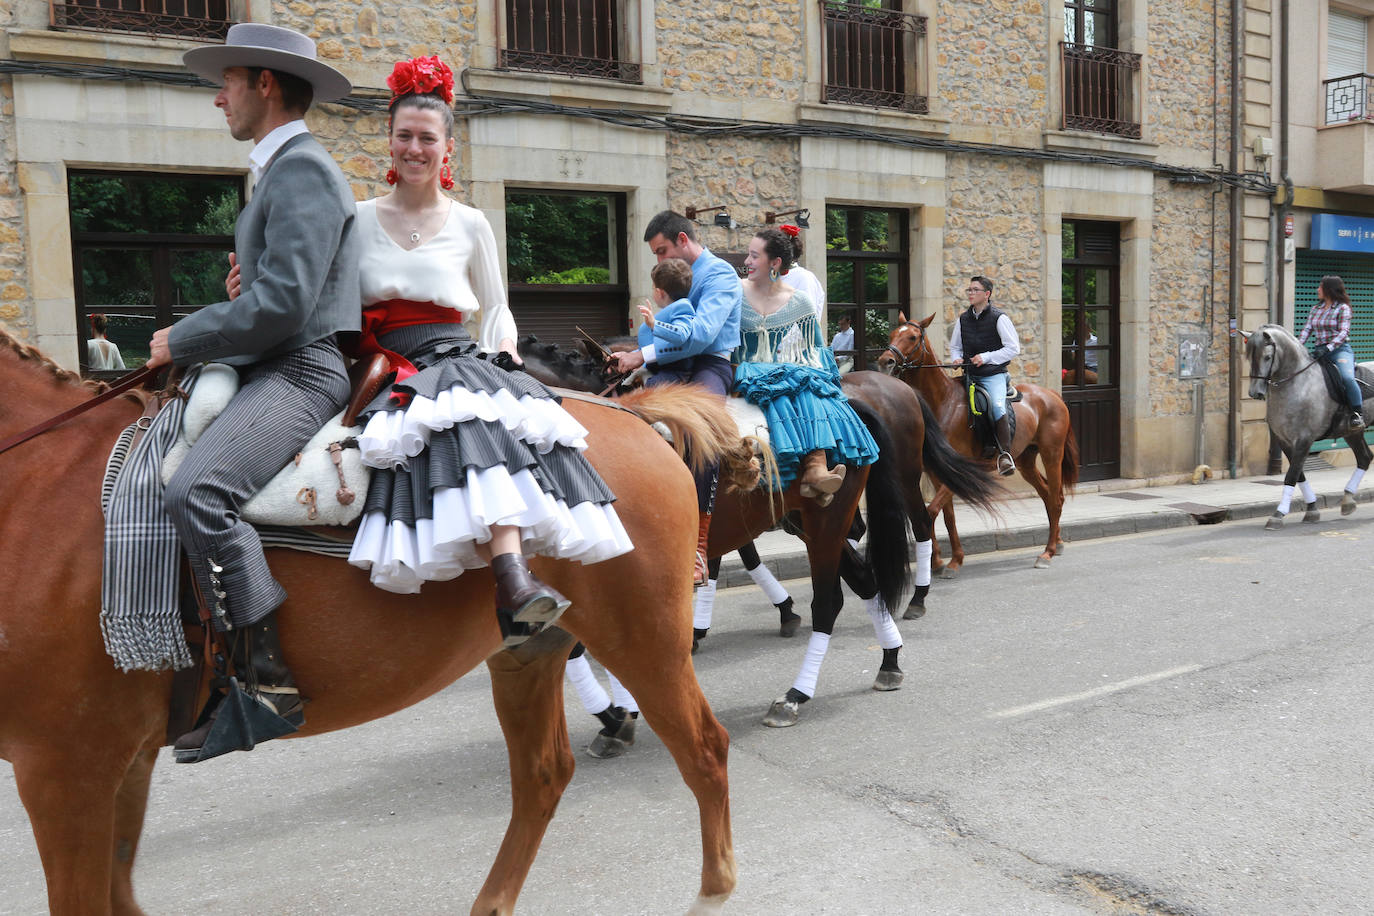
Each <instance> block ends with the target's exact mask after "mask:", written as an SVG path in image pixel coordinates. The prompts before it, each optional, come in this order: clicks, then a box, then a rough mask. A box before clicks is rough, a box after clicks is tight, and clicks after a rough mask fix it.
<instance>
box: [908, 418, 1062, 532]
mask: <svg viewBox="0 0 1374 916" xmlns="http://www.w3.org/2000/svg"><path fill="white" fill-rule="evenodd" d="M918 399H919V400H920V402H921V416H922V417H923V418H924V420H925V426H926V437H925V442H924V443H923V446H922V449H921V457H922V459H923V461H924V469H925V470H926V471H929V472H930V474H931V476H933V477H936V478H938V479H939V481H940V483H942V484H944V485H945V486H947V487H949V489H950V492H952V493H953V494H954V495H955V496H957V497H959V498H960V499H962V500H963V501H964V502H966V503H969V504H970V505H973V506H976V507H978V508H979V509H982V510H983V511H984V512H987V513H989V514H990V515H994V516H996V515H999V513H998V511H997V504H996V502H995V500H996V499H997V498H998V497H1000V496H1002V495H1003V494H1004V493H1005V490H1004V488H1003V487H1002V485H1001V484H1000V483H998V482H997V480H996V478H994V477H993V476H992V472H991V471H989V470H988V469H987V468H986V467H984V466H983V465H982V464H979V463H978V462H977V461H974V460H973V459H972V458H969V457H967V456H966V455H962V454H960V453H959V452H957V451H955V449H954V446H952V445H950V444H949V440H948V439H946V438H945V434H944V431H943V430H941V429H940V420H939V419H938V418H937V417H936V416H935V411H933V410H931V409H930V405H929V404H927V403H926V399H925V398H918ZM1074 473H1075V475H1076V474H1077V471H1075V472H1074Z"/></svg>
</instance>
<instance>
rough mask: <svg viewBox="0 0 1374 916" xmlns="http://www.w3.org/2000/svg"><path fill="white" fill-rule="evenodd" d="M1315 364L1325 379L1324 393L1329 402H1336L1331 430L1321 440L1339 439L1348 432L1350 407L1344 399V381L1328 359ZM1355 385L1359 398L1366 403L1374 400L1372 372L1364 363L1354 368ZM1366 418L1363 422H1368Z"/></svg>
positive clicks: (1373, 376) (1373, 374)
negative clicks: (1327, 395) (1358, 390)
mask: <svg viewBox="0 0 1374 916" xmlns="http://www.w3.org/2000/svg"><path fill="white" fill-rule="evenodd" d="M1317 364H1318V365H1320V366H1321V370H1322V377H1323V378H1324V379H1326V393H1327V394H1329V395H1330V396H1331V400H1333V401H1335V402H1336V412H1335V414H1333V415H1332V417H1331V428H1330V429H1328V430H1327V431H1326V432H1325V433H1324V434H1323V435H1322V438H1323V439H1341V438H1344V437H1345V435H1346V434H1347V433H1348V432H1350V405H1349V404H1347V403H1346V399H1345V381H1344V380H1343V379H1342V378H1341V373H1340V370H1339V369H1337V368H1336V364H1335V363H1334V362H1332V361H1331V360H1329V359H1319V360H1317ZM1355 384H1357V385H1359V386H1360V397H1361V398H1363V399H1364V400H1366V401H1368V400H1369V399H1370V398H1374V370H1371V369H1370V367H1369V366H1368V365H1367V364H1365V363H1358V364H1356V366H1355ZM1368 419H1369V418H1368V417H1366V418H1365V421H1366V422H1368Z"/></svg>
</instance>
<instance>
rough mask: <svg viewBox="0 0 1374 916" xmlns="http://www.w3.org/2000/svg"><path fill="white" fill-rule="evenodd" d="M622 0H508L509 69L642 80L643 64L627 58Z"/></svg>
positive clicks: (503, 55)
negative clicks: (622, 32)
mask: <svg viewBox="0 0 1374 916" xmlns="http://www.w3.org/2000/svg"><path fill="white" fill-rule="evenodd" d="M619 3H620V0H506V47H504V48H502V49H501V52H500V55H499V60H500V66H501V67H503V68H505V69H508V70H533V71H536V72H541V73H564V74H568V75H571V76H590V77H594V78H596V79H608V80H618V81H620V82H622V83H638V82H642V76H641V67H640V65H639V64H637V63H629V62H627V61H624V60H621V59H620V58H621V57H622V56H623V55H622V54H621V53H620V46H621V39H620V34H619V33H620V23H619V21H618V14H619V9H618V6H619Z"/></svg>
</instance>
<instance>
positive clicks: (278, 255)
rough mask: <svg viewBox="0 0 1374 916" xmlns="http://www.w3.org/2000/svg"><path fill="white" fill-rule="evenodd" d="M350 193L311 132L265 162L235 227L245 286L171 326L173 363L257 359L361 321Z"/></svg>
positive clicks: (232, 362) (353, 326) (242, 362)
mask: <svg viewBox="0 0 1374 916" xmlns="http://www.w3.org/2000/svg"><path fill="white" fill-rule="evenodd" d="M356 212H357V210H356V205H355V204H354V201H353V193H352V192H351V191H350V190H349V187H348V183H347V182H346V181H345V180H344V177H343V173H342V172H340V171H339V167H338V166H337V165H335V164H334V160H333V158H331V157H330V155H329V153H328V152H326V151H325V149H324V147H322V146H320V144H319V143H318V142H316V140H315V138H314V137H311V136H310V135H309V134H301V135H299V136H296V137H292V138H291V139H290V140H288V141H287V142H286V143H285V144H284V145H283V146H282V148H281V149H280V150H278V151H277V154H276V155H275V156H273V157H272V159H271V161H270V162H268V164H267V168H266V170H264V172H263V174H262V177H261V178H260V179H259V181H258V186H257V189H256V191H255V192H254V194H253V199H252V200H250V201H249V202H248V206H246V207H244V209H243V212H242V213H240V214H239V218H238V221H237V222H236V223H235V224H234V249H235V252H236V253H237V255H238V263H239V268H240V271H241V273H240V279H241V280H242V287H241V289H242V292H241V293H240V294H239V297H238V298H237V299H235V300H233V301H232V302H216V303H215V304H214V305H209V306H206V307H205V308H203V309H200V310H199V311H197V312H195V313H193V314H191V315H187V316H186V317H185V318H183V319H181V320H180V321H179V322H177V323H176V325H174V326H173V328H172V331H171V335H170V337H169V339H168V343H169V345H170V347H171V351H172V361H173V362H175V363H176V364H177V365H179V366H184V365H188V364H191V363H199V362H204V361H206V360H215V361H217V362H223V363H228V364H230V365H233V366H245V365H250V364H252V363H256V362H260V361H261V360H264V359H269V358H271V357H274V356H280V355H281V354H283V353H289V352H290V351H292V350H296V349H299V348H301V347H304V346H306V345H307V344H311V343H314V342H315V341H317V340H320V339H321V338H324V337H328V336H329V335H331V334H334V333H337V332H340V331H356V330H358V328H359V325H360V323H361V309H362V305H361V296H360V294H359V292H358V239H357V232H356V231H355V229H356V223H355V214H356Z"/></svg>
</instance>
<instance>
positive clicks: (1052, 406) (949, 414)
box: [878, 312, 1078, 578]
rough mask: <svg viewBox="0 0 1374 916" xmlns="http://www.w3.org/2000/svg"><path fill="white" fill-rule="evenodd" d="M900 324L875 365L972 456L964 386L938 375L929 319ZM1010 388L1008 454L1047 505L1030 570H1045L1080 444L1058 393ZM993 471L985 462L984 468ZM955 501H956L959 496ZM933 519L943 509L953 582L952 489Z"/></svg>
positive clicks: (956, 548) (974, 448)
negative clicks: (1012, 415)
mask: <svg viewBox="0 0 1374 916" xmlns="http://www.w3.org/2000/svg"><path fill="white" fill-rule="evenodd" d="M897 317H898V323H897V324H896V325H895V326H894V327H893V328H892V332H891V335H890V336H889V339H888V342H887V350H885V351H884V352H883V353H882V355H880V356H879V357H878V366H879V368H880V369H882V370H883V371H884V372H887V373H888V374H890V375H894V376H896V377H898V378H900V379H902V380H903V381H905V382H906V383H907V384H908V385H910V386H911V387H912V388H914V389H915V390H916V391H917V393H919V394H920V395H921V396H923V397H924V398H925V399H926V400H927V401H929V402H930V403H931V404H933V405H935V412H936V414H937V415H938V416H939V417H940V427H941V428H942V429H943V430H944V432H945V435H946V436H948V437H949V441H950V442H952V443H953V444H954V447H955V448H957V449H958V450H959V451H960V452H963V453H964V454H965V455H970V456H974V457H978V456H979V455H981V453H982V446H981V444H980V443H979V442H978V441H977V440H976V439H975V438H974V434H973V430H971V429H969V425H968V397H967V393H966V392H965V390H964V388H963V386H962V385H960V384H959V382H957V381H955V380H954V379H953V378H951V377H949V376H948V375H945V373H943V372H941V371H940V370H941V369H942V368H944V367H943V366H942V364H941V363H940V361H939V359H937V358H936V357H935V350H934V348H933V347H932V346H931V343H930V337H929V336H928V335H927V334H926V328H928V327H930V322H931V320H932V319H934V317H935V316H934V315H930V316H929V317H927V318H926V319H925V320H924V321H911V320H909V319H908V318H907V317H906V314H905V313H903V312H898V313H897ZM1016 390H1017V391H1019V392H1021V400H1019V401H1017V402H1016V403H1015V404H1013V405H1012V407H1013V409H1014V410H1015V411H1016V437H1015V439H1014V441H1013V442H1012V447H1011V454H1012V457H1013V458H1014V459H1015V460H1016V467H1017V469H1018V470H1020V472H1021V476H1022V477H1023V478H1025V480H1026V482H1027V483H1029V484H1030V485H1031V486H1032V487H1034V488H1035V492H1036V493H1037V494H1039V496H1040V500H1041V502H1043V503H1044V504H1045V515H1046V517H1048V519H1049V523H1050V524H1049V529H1050V530H1049V538H1048V539H1047V540H1046V542H1045V549H1044V551H1043V552H1042V553H1041V554H1040V556H1039V557H1037V558H1036V560H1035V568H1036V569H1045V568H1048V567H1049V565H1050V560H1052V559H1053V558H1054V557H1055V556H1056V555H1057V554H1062V553H1063V552H1064V541H1063V538H1061V537H1060V533H1059V516H1060V513H1061V512H1062V511H1063V509H1064V489H1065V487H1068V488H1069V489H1072V488H1073V486H1074V484H1076V483H1078V440H1077V439H1075V438H1074V434H1073V428H1072V424H1071V423H1070V422H1069V408H1068V405H1066V404H1065V403H1064V399H1063V398H1062V397H1060V396H1059V393H1058V392H1056V391H1052V390H1050V389H1049V388H1042V387H1040V386H1039V385H1031V384H1026V383H1022V382H1018V383H1017V385H1016ZM1036 456H1039V458H1040V463H1041V464H1043V465H1044V466H1045V473H1044V474H1041V473H1040V469H1039V468H1037V467H1036V466H1035V459H1036ZM988 465H989V466H991V462H988ZM954 495H958V494H957V493H956V494H954ZM930 511H931V514H932V515H934V514H936V513H938V512H941V511H943V512H944V515H945V530H946V531H948V532H949V551H950V559H949V565H948V566H947V567H945V568H944V571H943V573H942V575H943V576H944V578H953V577H954V575H955V574H956V573H957V572H958V571H959V568H960V567H961V566H963V565H964V547H963V545H962V544H961V543H960V542H959V531H958V529H957V528H956V527H955V524H954V501H953V499H952V498H951V492H950V488H949V487H948V486H945V485H943V484H942V485H941V487H940V489H939V490H938V491H937V492H936V494H935V498H934V500H932V501H931V504H930ZM934 563H935V564H936V567H937V568H939V545H938V544H936V545H935V559H934Z"/></svg>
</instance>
